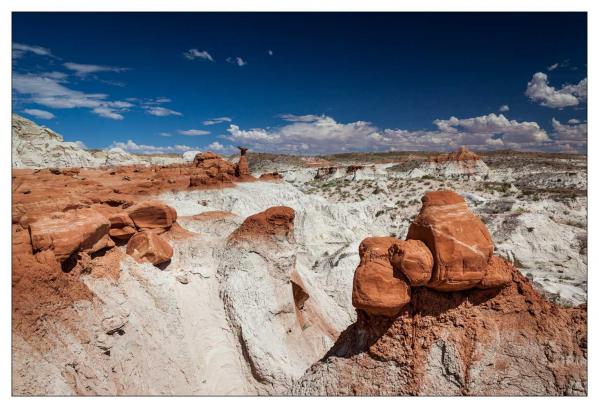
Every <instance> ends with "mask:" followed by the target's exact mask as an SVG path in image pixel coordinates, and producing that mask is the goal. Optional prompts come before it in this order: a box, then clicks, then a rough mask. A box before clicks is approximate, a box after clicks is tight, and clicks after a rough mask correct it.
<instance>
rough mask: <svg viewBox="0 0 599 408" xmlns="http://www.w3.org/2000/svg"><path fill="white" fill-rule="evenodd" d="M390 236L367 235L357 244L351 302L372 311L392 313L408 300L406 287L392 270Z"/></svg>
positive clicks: (408, 292)
mask: <svg viewBox="0 0 599 408" xmlns="http://www.w3.org/2000/svg"><path fill="white" fill-rule="evenodd" d="M397 241H399V240H397V239H395V238H392V237H370V238H366V239H365V240H364V241H362V243H361V244H360V265H359V266H358V268H357V269H356V272H355V274H354V285H353V290H352V303H353V305H354V307H355V308H357V309H361V310H364V311H366V312H368V313H369V314H373V315H384V316H394V315H396V314H397V313H399V311H400V310H401V309H402V308H403V307H404V306H405V305H406V304H408V303H409V301H410V287H409V285H408V284H407V282H406V280H405V278H404V277H403V276H401V275H400V276H397V275H395V274H394V273H393V266H392V265H391V263H390V262H389V248H390V247H391V246H392V245H394V244H397Z"/></svg>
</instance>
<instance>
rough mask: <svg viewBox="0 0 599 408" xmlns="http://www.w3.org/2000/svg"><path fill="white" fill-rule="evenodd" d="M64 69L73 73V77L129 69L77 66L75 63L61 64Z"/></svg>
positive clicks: (126, 69)
mask: <svg viewBox="0 0 599 408" xmlns="http://www.w3.org/2000/svg"><path fill="white" fill-rule="evenodd" d="M63 65H64V66H65V68H67V69H69V70H71V71H74V72H75V75H78V76H85V75H88V74H94V73H96V72H124V71H128V70H129V68H123V67H111V66H107V65H93V64H77V63H75V62H66V63H64V64H63Z"/></svg>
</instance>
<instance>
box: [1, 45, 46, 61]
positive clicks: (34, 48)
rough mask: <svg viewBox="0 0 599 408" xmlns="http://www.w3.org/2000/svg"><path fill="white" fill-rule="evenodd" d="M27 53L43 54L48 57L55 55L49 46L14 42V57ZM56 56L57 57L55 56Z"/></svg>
mask: <svg viewBox="0 0 599 408" xmlns="http://www.w3.org/2000/svg"><path fill="white" fill-rule="evenodd" d="M27 53H32V54H35V55H41V56H46V57H54V55H52V53H51V52H50V50H49V49H48V48H44V47H40V46H39V45H27V44H20V43H13V44H12V56H13V58H15V59H17V58H21V57H22V56H24V55H25V54H27ZM54 58H56V57H54Z"/></svg>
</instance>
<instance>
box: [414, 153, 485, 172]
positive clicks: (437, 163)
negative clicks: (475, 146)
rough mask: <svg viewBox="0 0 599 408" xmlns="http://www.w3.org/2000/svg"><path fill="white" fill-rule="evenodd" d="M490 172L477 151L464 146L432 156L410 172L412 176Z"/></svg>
mask: <svg viewBox="0 0 599 408" xmlns="http://www.w3.org/2000/svg"><path fill="white" fill-rule="evenodd" d="M487 174H489V168H488V167H487V165H486V164H485V163H484V162H483V160H482V159H481V158H480V157H479V156H478V155H477V154H475V153H473V152H471V151H470V150H468V148H467V147H465V146H462V147H460V148H459V149H458V150H456V151H454V152H451V153H444V154H439V155H437V156H432V157H430V158H429V159H427V160H426V161H424V162H423V163H422V164H421V165H420V166H419V167H416V168H415V169H413V170H412V171H411V172H410V176H411V177H423V176H427V175H428V176H434V177H443V178H450V177H463V176H467V177H472V176H473V177H477V176H485V175H487Z"/></svg>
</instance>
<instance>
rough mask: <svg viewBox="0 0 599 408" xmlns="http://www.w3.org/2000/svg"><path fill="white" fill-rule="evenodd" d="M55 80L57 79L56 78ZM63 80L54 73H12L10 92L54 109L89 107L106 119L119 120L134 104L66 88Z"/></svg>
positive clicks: (99, 94) (104, 95)
mask: <svg viewBox="0 0 599 408" xmlns="http://www.w3.org/2000/svg"><path fill="white" fill-rule="evenodd" d="M57 78H58V79H57ZM64 82H65V81H64V80H63V79H62V78H59V76H57V75H54V73H49V74H39V75H33V74H20V73H15V74H13V78H12V86H13V90H14V91H15V92H16V93H18V94H22V95H28V97H29V99H30V101H31V102H34V103H36V104H38V105H42V106H46V107H49V108H55V109H73V108H88V109H91V111H92V112H93V113H95V114H97V115H98V116H101V117H105V118H109V119H117V120H120V119H122V115H121V114H119V113H117V111H119V112H124V111H126V110H128V109H129V108H130V107H132V106H133V104H131V103H129V102H126V101H110V100H108V95H106V94H102V93H85V92H81V91H77V90H74V89H70V88H67V87H66V86H65V85H63V83H64Z"/></svg>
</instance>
